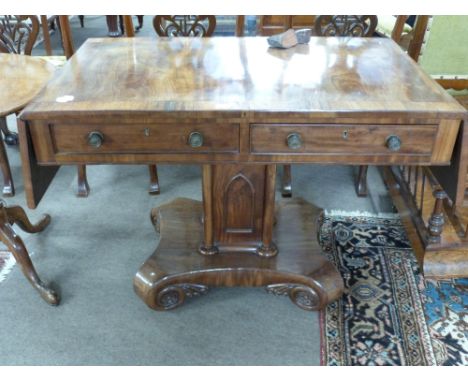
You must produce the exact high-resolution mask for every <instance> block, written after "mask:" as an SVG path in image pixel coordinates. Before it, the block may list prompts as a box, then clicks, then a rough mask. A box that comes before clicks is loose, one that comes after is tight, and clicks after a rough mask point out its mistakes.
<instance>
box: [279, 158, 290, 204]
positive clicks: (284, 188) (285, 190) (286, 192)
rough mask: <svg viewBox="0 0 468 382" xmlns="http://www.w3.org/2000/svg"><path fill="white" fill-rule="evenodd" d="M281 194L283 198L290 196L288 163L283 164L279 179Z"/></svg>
mask: <svg viewBox="0 0 468 382" xmlns="http://www.w3.org/2000/svg"><path fill="white" fill-rule="evenodd" d="M281 195H282V196H283V198H290V197H291V196H292V185H291V165H290V164H285V165H284V166H283V179H282V180H281Z"/></svg>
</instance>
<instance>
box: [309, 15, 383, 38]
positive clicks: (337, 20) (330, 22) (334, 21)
mask: <svg viewBox="0 0 468 382" xmlns="http://www.w3.org/2000/svg"><path fill="white" fill-rule="evenodd" d="M377 21H378V19H377V16H353V15H319V16H317V17H316V18H315V23H314V31H315V35H316V36H341V37H370V36H372V35H373V34H374V32H375V29H376V28H377Z"/></svg>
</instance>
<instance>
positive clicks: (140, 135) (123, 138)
mask: <svg viewBox="0 0 468 382" xmlns="http://www.w3.org/2000/svg"><path fill="white" fill-rule="evenodd" d="M50 132H51V137H52V144H53V146H54V151H55V153H57V154H80V153H84V154H90V153H92V154H98V153H103V154H110V153H119V154H125V153H194V152H196V153H210V152H218V153H237V152H238V151H239V125H237V124H226V125H222V126H220V125H207V124H203V125H202V124H200V125H187V126H184V125H176V124H174V125H171V124H165V125H154V124H152V125H112V126H110V125H108V126H106V125H96V126H93V125H92V124H89V125H72V124H53V125H51V126H50Z"/></svg>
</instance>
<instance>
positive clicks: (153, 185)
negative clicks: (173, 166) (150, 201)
mask: <svg viewBox="0 0 468 382" xmlns="http://www.w3.org/2000/svg"><path fill="white" fill-rule="evenodd" d="M148 170H149V174H150V186H149V190H148V192H149V193H150V194H151V195H159V192H160V191H159V181H158V168H157V167H156V165H155V164H150V165H149V166H148Z"/></svg>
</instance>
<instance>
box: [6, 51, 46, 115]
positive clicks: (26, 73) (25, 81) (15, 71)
mask: <svg viewBox="0 0 468 382" xmlns="http://www.w3.org/2000/svg"><path fill="white" fill-rule="evenodd" d="M54 71H55V68H54V66H53V65H51V64H49V63H48V62H47V61H45V60H43V59H41V58H38V57H31V56H25V55H19V54H9V53H0V79H1V80H0V84H1V91H0V116H5V115H8V114H11V113H14V112H16V111H19V110H21V109H22V108H23V107H24V106H25V105H26V104H27V103H28V102H30V101H31V99H33V98H34V97H35V96H36V95H37V94H38V93H39V91H40V90H41V89H42V87H43V86H44V84H45V83H46V82H47V81H48V80H49V79H50V78H51V77H52V74H53V73H54Z"/></svg>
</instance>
